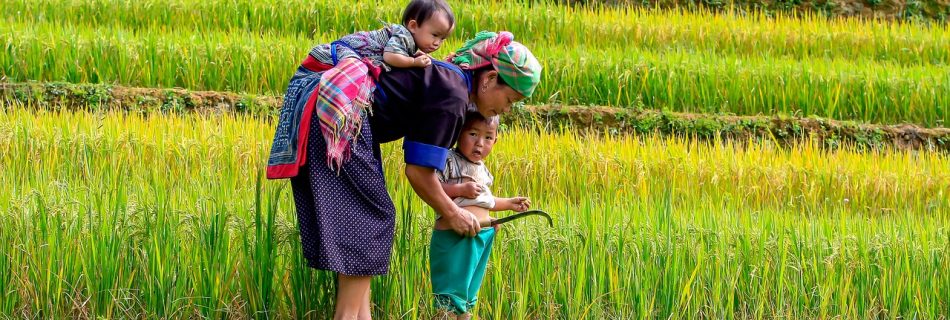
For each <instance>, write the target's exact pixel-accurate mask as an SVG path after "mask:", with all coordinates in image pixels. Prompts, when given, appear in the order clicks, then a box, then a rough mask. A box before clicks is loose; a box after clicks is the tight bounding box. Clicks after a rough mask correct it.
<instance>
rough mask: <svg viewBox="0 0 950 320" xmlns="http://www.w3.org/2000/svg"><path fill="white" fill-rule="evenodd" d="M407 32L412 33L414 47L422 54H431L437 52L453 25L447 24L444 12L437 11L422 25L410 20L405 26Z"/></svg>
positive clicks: (447, 19) (447, 20)
mask: <svg viewBox="0 0 950 320" xmlns="http://www.w3.org/2000/svg"><path fill="white" fill-rule="evenodd" d="M406 27H407V29H409V32H412V38H413V39H415V40H416V47H417V48H419V50H422V52H425V53H432V52H434V51H436V50H439V46H441V45H442V41H444V40H445V38H448V37H449V34H451V33H452V29H453V28H455V26H454V25H452V24H450V23H449V18H448V16H447V15H446V13H445V12H442V11H438V12H435V13H433V14H432V16H431V17H429V19H426V21H425V22H423V23H422V25H420V24H418V23H416V20H410V21H409V25H408V26H406Z"/></svg>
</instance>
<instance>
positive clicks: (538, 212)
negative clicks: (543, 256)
mask: <svg viewBox="0 0 950 320" xmlns="http://www.w3.org/2000/svg"><path fill="white" fill-rule="evenodd" d="M527 216H542V217H544V218H545V219H548V225H549V226H551V227H554V221H553V220H551V215H549V214H548V213H547V212H544V211H541V210H528V211H525V212H520V213H516V214H513V215H510V216H507V217H504V218H501V219H497V220H492V221H490V222H488V223H487V225H486V224H485V223H484V222H483V223H481V224H482V226H483V227H493V226H496V225H499V224H502V223H505V222H510V221H513V220H518V219H521V218H524V217H527Z"/></svg>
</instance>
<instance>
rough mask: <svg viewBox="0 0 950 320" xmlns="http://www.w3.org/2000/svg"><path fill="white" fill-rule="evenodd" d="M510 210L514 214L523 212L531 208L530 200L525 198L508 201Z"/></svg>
mask: <svg viewBox="0 0 950 320" xmlns="http://www.w3.org/2000/svg"><path fill="white" fill-rule="evenodd" d="M508 201H509V203H510V205H511V210H512V211H515V212H525V211H528V209H530V208H531V200H530V199H528V198H526V197H514V198H510V199H508Z"/></svg>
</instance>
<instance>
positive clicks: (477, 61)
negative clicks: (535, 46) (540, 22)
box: [452, 31, 541, 97]
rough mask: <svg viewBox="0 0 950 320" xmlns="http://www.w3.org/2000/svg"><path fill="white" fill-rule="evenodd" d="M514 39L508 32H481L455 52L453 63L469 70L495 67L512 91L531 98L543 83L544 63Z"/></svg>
mask: <svg viewBox="0 0 950 320" xmlns="http://www.w3.org/2000/svg"><path fill="white" fill-rule="evenodd" d="M514 38H515V36H514V35H512V34H511V32H507V31H502V32H500V33H494V32H489V31H480V32H478V34H476V35H475V38H474V39H470V40H468V41H466V42H465V44H464V45H462V47H461V48H459V49H458V50H456V51H455V56H454V57H453V59H452V62H453V63H455V64H456V65H459V66H460V67H462V69H466V70H475V69H478V68H481V67H484V66H486V65H489V64H491V65H492V66H493V67H495V70H497V71H498V74H499V75H501V78H502V79H503V80H505V82H506V83H507V84H508V85H509V86H511V88H512V89H515V91H517V92H519V93H521V94H523V95H524V96H525V97H530V96H531V94H532V93H534V89H535V88H537V87H538V83H539V82H540V81H541V64H540V63H538V59H535V57H534V55H533V54H531V51H530V50H528V48H527V47H525V46H524V45H522V44H521V43H518V42H515V41H514Z"/></svg>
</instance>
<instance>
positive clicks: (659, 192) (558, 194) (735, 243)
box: [0, 105, 950, 319]
mask: <svg viewBox="0 0 950 320" xmlns="http://www.w3.org/2000/svg"><path fill="white" fill-rule="evenodd" d="M0 109H2V110H4V111H2V112H0V170H2V171H3V172H7V173H14V174H3V175H0V184H2V185H4V186H5V187H4V189H3V190H2V191H0V219H3V220H4V221H5V223H4V225H5V226H4V228H3V231H4V232H2V233H0V252H3V255H4V256H5V257H4V259H0V289H3V290H4V292H5V293H6V294H5V297H4V299H3V300H2V301H0V317H17V318H21V317H25V318H63V317H100V316H101V317H127V318H140V317H171V318H185V317H214V318H218V317H239V318H244V317H255V318H262V317H265V316H271V317H305V316H306V317H313V318H325V317H327V316H328V315H327V314H325V312H327V311H326V310H329V307H330V306H329V305H328V304H329V303H330V301H331V300H332V299H331V297H332V294H333V293H332V279H331V278H330V277H329V275H328V274H326V273H322V272H313V271H311V270H309V269H308V268H306V266H305V264H304V263H303V261H302V258H301V257H300V251H301V249H300V248H299V240H298V239H299V238H298V235H297V233H296V225H295V217H294V211H293V206H292V201H290V195H289V190H287V188H288V187H289V186H287V183H286V181H263V180H262V179H261V177H260V169H261V167H262V165H263V161H264V158H265V155H266V152H267V151H268V150H269V144H270V139H271V134H272V130H273V127H272V126H273V123H271V122H269V121H260V120H259V119H257V118H252V117H244V116H235V115H230V114H225V115H221V116H199V115H184V116H181V115H173V114H172V115H165V116H159V115H157V114H151V115H133V114H122V113H87V112H45V111H36V112H27V111H24V110H22V108H21V107H20V106H15V105H4V106H3V108H0ZM525 146H531V148H525ZM399 150H400V148H399V146H398V145H386V146H384V148H383V156H384V167H385V168H386V175H387V183H388V187H389V190H390V194H391V195H392V197H393V198H394V200H395V202H396V206H397V212H398V214H397V215H398V218H397V231H396V241H395V244H394V251H393V252H394V254H393V256H392V268H391V270H392V272H391V273H390V275H388V276H386V277H381V278H377V279H376V280H375V281H376V283H375V284H374V287H373V288H374V291H373V301H374V302H375V303H377V305H376V306H375V308H374V313H375V316H376V318H381V319H395V318H401V319H402V318H409V319H427V318H428V317H429V316H430V315H431V311H432V310H431V308H430V305H429V302H430V296H429V294H428V292H429V285H428V280H427V278H426V274H427V272H428V271H427V265H426V258H425V256H426V251H425V250H426V247H427V241H428V232H429V226H430V224H431V223H432V218H431V217H432V216H433V215H432V212H431V210H430V209H428V208H427V207H425V206H423V205H422V204H421V201H419V200H418V199H417V198H416V196H415V195H414V194H413V193H412V191H411V189H410V188H409V186H408V184H407V182H406V181H405V178H404V177H401V173H400V172H401V170H400V166H401V159H402V158H401V155H400V153H399ZM488 163H489V166H490V167H491V168H492V172H493V174H494V175H495V176H496V177H497V183H496V187H495V190H494V192H495V193H496V194H500V195H504V194H522V195H527V196H530V197H531V198H532V200H533V203H534V204H535V205H536V206H537V207H539V208H543V209H546V210H548V211H549V212H553V213H555V215H556V217H555V219H556V220H555V228H553V229H549V228H547V227H544V226H543V224H542V223H541V222H540V221H525V222H518V223H514V224H512V225H508V226H505V228H504V229H503V231H502V234H501V235H500V238H499V239H498V240H499V241H497V242H496V247H495V252H494V255H493V258H492V261H491V263H490V266H489V271H488V274H487V276H486V280H485V284H484V286H483V289H482V293H481V295H480V299H479V300H480V305H479V307H478V309H477V314H478V315H479V317H480V318H489V319H512V318H517V319H522V318H558V319H562V318H567V319H578V318H620V319H639V318H658V317H662V318H676V319H681V318H698V317H702V318H775V317H790V318H828V317H843V318H872V317H873V318H878V317H887V318H896V317H904V318H940V317H946V316H947V310H948V308H950V301H948V300H947V297H950V291H948V290H950V277H948V276H947V274H946V273H945V272H942V271H943V270H946V269H947V268H948V267H950V260H948V259H947V257H948V256H950V255H948V250H950V231H948V230H947V228H946V227H945V226H947V225H948V223H950V200H948V199H950V197H948V194H950V187H948V186H950V175H948V173H947V171H946V170H945V168H947V167H948V166H950V158H947V156H946V155H945V154H940V153H929V152H914V153H906V152H893V151H887V150H883V151H873V152H854V151H850V150H848V149H847V148H843V149H840V150H837V151H826V150H824V149H822V148H820V147H818V146H816V145H813V144H810V143H802V144H798V145H796V146H793V147H792V148H790V149H786V148H777V147H775V146H772V145H769V144H767V143H762V144H748V145H734V144H730V143H722V142H710V143H700V142H697V141H694V140H691V139H683V138H663V137H656V136H639V137H633V136H623V137H599V138H598V137H592V136H584V135H580V134H578V133H575V132H570V131H566V132H547V131H536V130H524V129H520V128H510V129H508V130H506V131H505V132H503V133H502V134H501V136H500V140H499V143H498V145H497V146H496V148H495V151H494V153H493V155H492V156H491V157H490V159H489V160H488Z"/></svg>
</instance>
